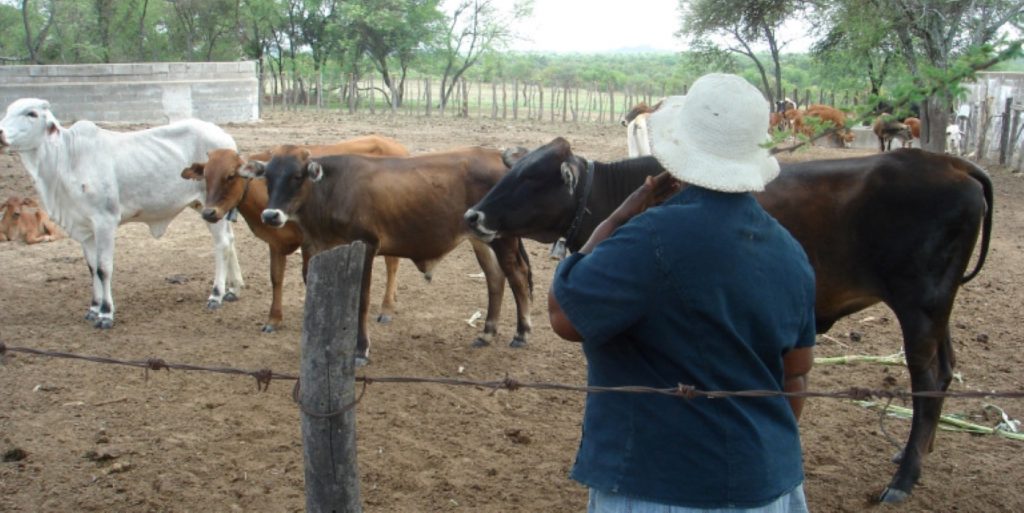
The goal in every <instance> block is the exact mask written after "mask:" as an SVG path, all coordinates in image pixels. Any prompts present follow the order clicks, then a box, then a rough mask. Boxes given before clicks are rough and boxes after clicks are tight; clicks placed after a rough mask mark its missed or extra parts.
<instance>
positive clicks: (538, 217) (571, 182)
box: [465, 137, 587, 242]
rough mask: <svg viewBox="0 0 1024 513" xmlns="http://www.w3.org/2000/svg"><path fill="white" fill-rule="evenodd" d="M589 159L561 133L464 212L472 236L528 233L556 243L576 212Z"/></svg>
mask: <svg viewBox="0 0 1024 513" xmlns="http://www.w3.org/2000/svg"><path fill="white" fill-rule="evenodd" d="M586 166H587V164H586V162H585V161H584V160H583V159H581V158H579V157H577V156H575V155H573V153H572V149H571V148H570V147H569V142H568V141H566V140H565V139H563V138H561V137H558V138H556V139H554V140H553V141H551V142H549V143H548V144H546V145H544V146H541V147H540V148H537V149H536V150H534V151H532V152H530V153H528V154H527V155H526V156H524V157H523V158H521V159H519V161H517V162H516V163H515V165H514V166H512V169H511V170H509V172H508V174H506V175H505V176H504V177H502V179H501V180H499V181H498V183H497V184H495V185H494V187H493V188H492V189H491V190H490V192H488V193H487V195H486V196H484V198H483V199H481V200H480V202H479V203H477V204H476V205H474V206H473V207H472V208H470V209H469V210H467V211H466V214H465V219H466V223H467V224H468V225H469V227H470V229H472V230H473V233H474V235H476V236H477V237H479V238H480V239H482V240H485V241H490V240H492V239H494V238H495V237H497V236H509V237H513V236H515V237H518V236H525V237H529V238H532V239H535V240H539V241H541V242H552V241H554V240H556V239H558V237H560V236H562V235H564V234H565V232H566V230H567V229H568V227H569V224H570V223H571V222H572V218H573V216H574V213H575V210H576V196H575V195H576V194H577V187H576V184H577V183H579V176H580V173H582V172H583V170H584V169H585V168H586Z"/></svg>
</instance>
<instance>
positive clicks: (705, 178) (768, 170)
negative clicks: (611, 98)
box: [647, 73, 779, 192]
mask: <svg viewBox="0 0 1024 513" xmlns="http://www.w3.org/2000/svg"><path fill="white" fill-rule="evenodd" d="M768 116H769V108H768V101H767V100H765V99H764V96H762V95H761V92H760V91H758V90H757V88H756V87H754V86H753V85H751V84H750V83H749V82H747V81H746V80H744V79H743V78H741V77H738V76H736V75H727V74H723V73H712V74H709V75H704V76H703V77H700V78H699V79H697V81H696V82H694V83H693V87H691V88H690V92H689V94H687V95H686V96H671V97H669V98H668V99H666V100H665V102H664V103H662V105H661V107H660V108H659V109H658V110H656V111H654V113H652V114H651V116H650V118H648V120H647V126H648V129H649V131H650V139H651V151H652V153H653V154H654V157H655V158H657V159H658V162H660V163H661V165H662V166H664V168H665V169H667V170H668V171H669V173H671V174H672V176H675V177H676V178H678V179H680V180H682V181H684V182H686V183H691V184H694V185H698V186H700V187H704V188H707V189H714V190H716V191H722V192H748V191H761V190H764V186H765V184H767V183H768V182H770V181H772V179H773V178H775V177H776V176H778V174H779V162H778V161H777V160H775V157H772V156H771V155H769V153H768V150H767V149H766V148H762V147H761V146H760V145H761V144H763V143H765V142H766V141H768V140H769V137H768Z"/></svg>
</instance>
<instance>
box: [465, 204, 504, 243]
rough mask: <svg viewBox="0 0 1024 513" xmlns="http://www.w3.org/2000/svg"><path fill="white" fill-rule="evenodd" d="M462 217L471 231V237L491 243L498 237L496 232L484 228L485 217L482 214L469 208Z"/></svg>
mask: <svg viewBox="0 0 1024 513" xmlns="http://www.w3.org/2000/svg"><path fill="white" fill-rule="evenodd" d="M462 217H463V219H465V220H466V224H467V225H468V226H469V229H470V230H472V231H473V235H475V236H476V237H477V238H478V239H480V240H482V241H484V242H491V241H492V240H494V237H496V236H497V235H498V233H497V232H496V231H494V230H490V229H488V228H487V227H486V226H484V217H485V216H484V213H483V212H481V211H479V210H474V209H472V208H471V209H469V210H467V211H466V214H465V215H464V216H462Z"/></svg>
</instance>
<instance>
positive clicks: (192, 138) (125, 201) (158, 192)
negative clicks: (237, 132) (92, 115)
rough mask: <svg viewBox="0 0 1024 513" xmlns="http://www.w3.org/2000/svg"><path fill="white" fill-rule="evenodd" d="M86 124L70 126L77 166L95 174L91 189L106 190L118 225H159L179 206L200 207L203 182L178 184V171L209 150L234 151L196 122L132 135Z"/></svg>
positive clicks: (224, 137) (221, 135)
mask: <svg viewBox="0 0 1024 513" xmlns="http://www.w3.org/2000/svg"><path fill="white" fill-rule="evenodd" d="M80 125H81V126H80ZM89 125H91V123H88V124H83V122H79V123H76V124H75V125H74V126H72V127H71V131H73V132H76V136H77V137H76V139H77V142H78V144H76V148H75V151H79V152H82V153H83V154H82V155H80V158H79V159H78V162H79V164H78V165H79V166H81V167H82V168H83V170H84V172H85V173H90V174H94V175H95V181H96V183H97V186H101V187H107V188H109V191H108V192H109V194H110V196H111V197H113V198H116V201H117V202H118V203H119V204H120V209H121V222H128V221H140V222H147V223H151V222H156V221H161V220H165V219H168V218H170V217H173V216H174V215H176V214H177V213H178V212H180V211H181V209H182V207H183V205H185V204H195V205H200V204H202V201H203V199H204V197H203V193H204V190H205V189H204V186H203V184H202V183H200V182H196V181H193V180H182V179H181V170H182V169H184V168H186V167H189V166H190V165H192V163H194V162H203V161H205V160H206V159H207V158H208V157H207V152H209V151H210V150H214V149H218V148H229V149H236V148H237V146H236V144H235V141H234V139H232V138H231V136H230V135H228V134H227V133H226V132H224V131H223V130H222V129H220V128H219V127H217V126H216V125H214V124H212V123H208V122H205V121H200V120H196V119H188V120H183V121H179V122H177V123H172V124H169V125H164V126H159V127H154V128H150V129H146V130H139V131H133V132H115V131H111V130H104V129H101V128H98V127H95V125H92V126H89Z"/></svg>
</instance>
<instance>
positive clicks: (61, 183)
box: [18, 129, 75, 234]
mask: <svg viewBox="0 0 1024 513" xmlns="http://www.w3.org/2000/svg"><path fill="white" fill-rule="evenodd" d="M74 147H75V146H74V133H73V132H71V131H70V130H66V129H60V132H59V133H58V134H57V135H56V136H46V138H45V139H44V140H43V142H42V143H41V144H40V145H39V146H36V147H35V148H34V149H32V150H27V151H18V154H19V155H21V162H22V164H23V165H24V166H25V169H26V170H27V171H28V174H29V176H31V177H32V183H33V184H34V185H35V188H36V192H37V193H38V194H39V199H40V201H42V202H43V208H45V209H46V213H47V214H48V215H49V216H50V218H51V219H53V220H54V221H56V222H57V224H58V225H60V227H61V228H64V230H65V231H67V232H69V234H70V233H71V231H72V230H71V227H70V226H69V225H68V221H69V220H68V218H67V215H66V213H65V212H64V211H63V209H62V208H61V205H71V204H73V203H74V200H73V199H72V197H71V195H70V194H69V192H68V186H69V185H68V181H67V179H68V177H67V176H63V175H62V173H61V172H60V170H61V169H68V172H69V173H72V172H74V169H72V163H73V162H74V158H73V157H72V155H71V153H72V152H73V151H74Z"/></svg>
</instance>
